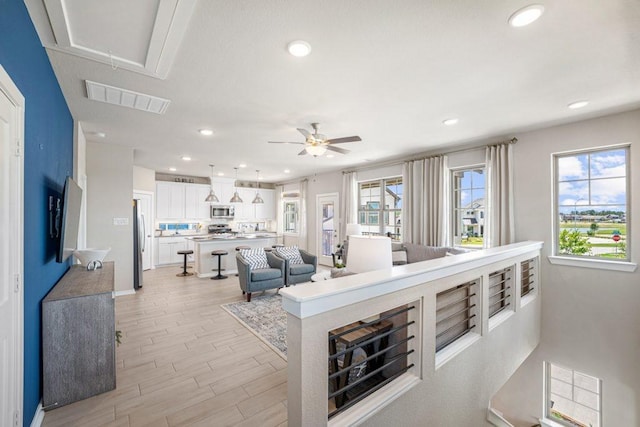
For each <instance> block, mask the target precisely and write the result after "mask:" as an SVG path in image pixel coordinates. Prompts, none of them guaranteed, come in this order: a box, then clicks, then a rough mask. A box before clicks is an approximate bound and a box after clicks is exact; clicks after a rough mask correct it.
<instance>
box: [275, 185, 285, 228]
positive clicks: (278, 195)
mask: <svg viewBox="0 0 640 427" xmlns="http://www.w3.org/2000/svg"><path fill="white" fill-rule="evenodd" d="M283 191H284V187H283V186H282V185H276V223H277V224H276V232H277V235H278V236H282V234H283V233H284V214H283V212H282V192H283Z"/></svg>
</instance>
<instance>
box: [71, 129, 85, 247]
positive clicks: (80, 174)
mask: <svg viewBox="0 0 640 427" xmlns="http://www.w3.org/2000/svg"><path fill="white" fill-rule="evenodd" d="M73 179H74V180H75V181H76V182H77V183H78V185H79V186H80V188H82V205H81V207H80V224H79V225H78V248H80V249H84V248H86V247H87V140H86V139H85V137H84V131H83V129H82V125H81V124H80V123H79V122H77V121H74V126H73Z"/></svg>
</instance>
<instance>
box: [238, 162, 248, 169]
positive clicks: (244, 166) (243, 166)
mask: <svg viewBox="0 0 640 427" xmlns="http://www.w3.org/2000/svg"><path fill="white" fill-rule="evenodd" d="M238 167H239V168H246V167H247V164H246V163H240V164H239V165H238Z"/></svg>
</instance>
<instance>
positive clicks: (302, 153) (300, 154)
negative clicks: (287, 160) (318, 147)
mask: <svg viewBox="0 0 640 427" xmlns="http://www.w3.org/2000/svg"><path fill="white" fill-rule="evenodd" d="M305 154H307V149H306V148H305V149H304V150H302V151H301V152H299V153H298V156H304V155H305Z"/></svg>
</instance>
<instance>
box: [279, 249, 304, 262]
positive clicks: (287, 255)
mask: <svg viewBox="0 0 640 427" xmlns="http://www.w3.org/2000/svg"><path fill="white" fill-rule="evenodd" d="M276 254H278V255H279V256H280V257H281V258H284V259H287V260H289V263H290V264H304V261H303V260H302V255H300V251H299V250H298V247H297V246H283V247H281V248H276Z"/></svg>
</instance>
